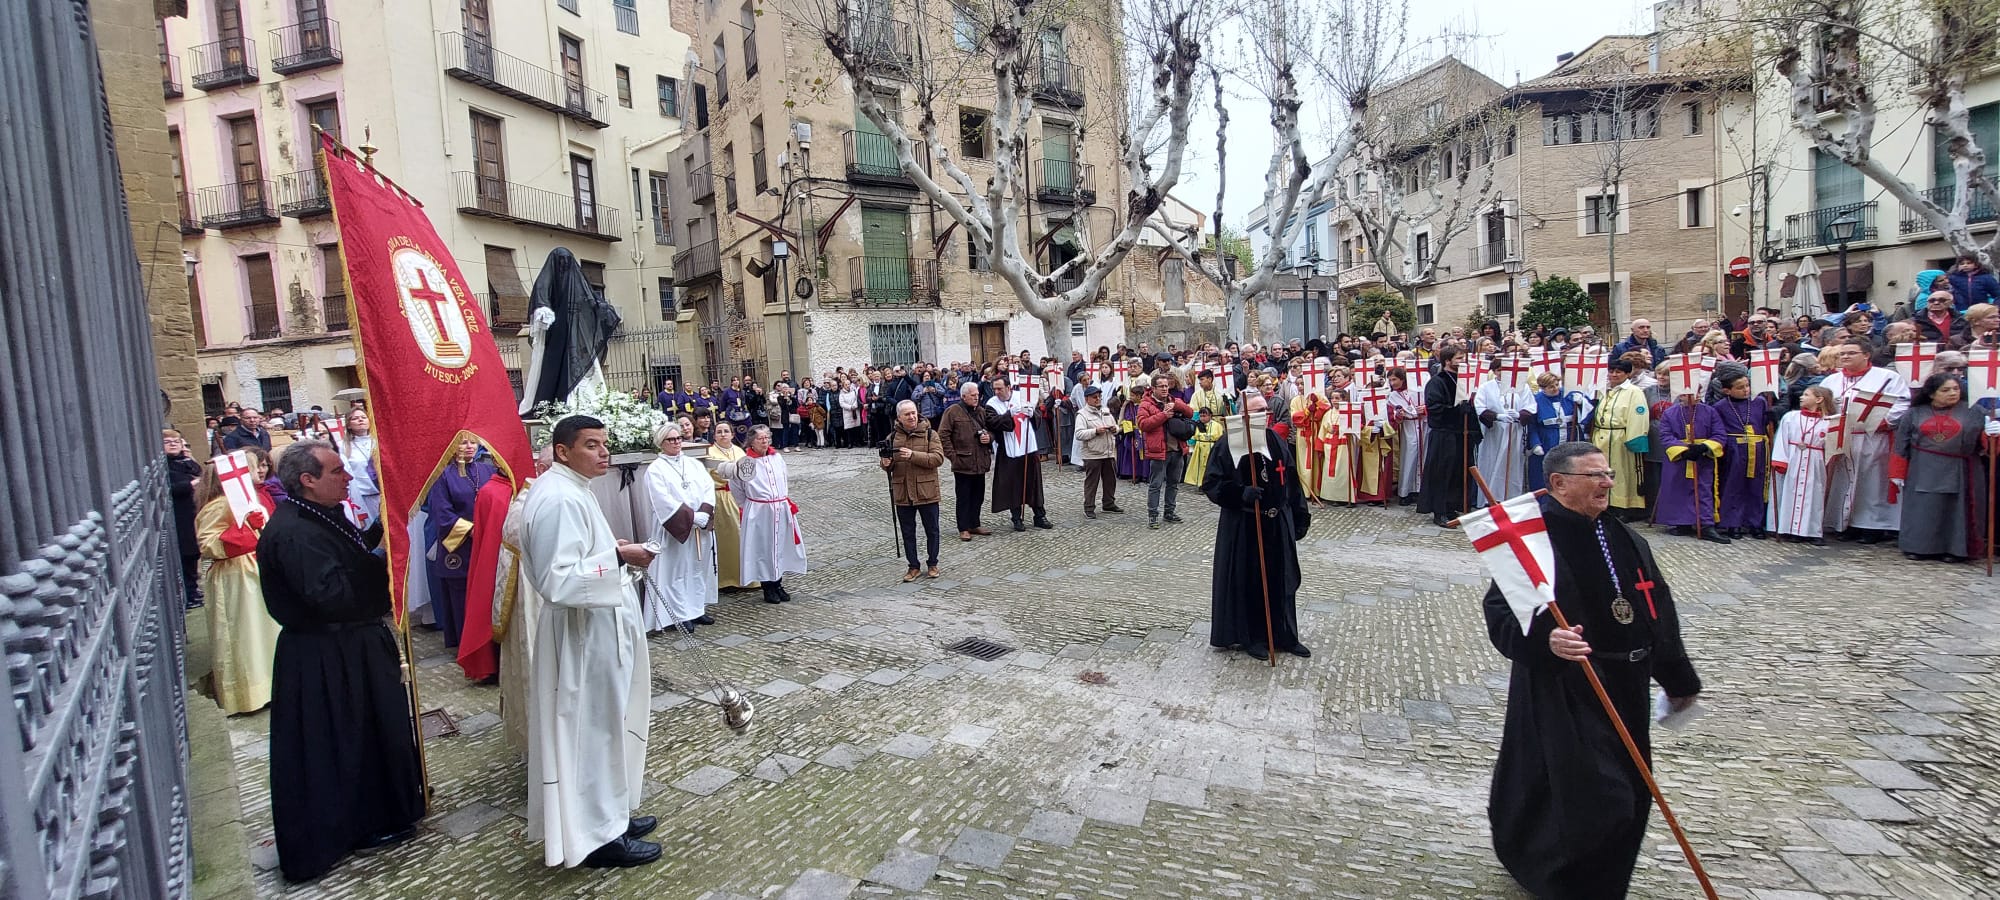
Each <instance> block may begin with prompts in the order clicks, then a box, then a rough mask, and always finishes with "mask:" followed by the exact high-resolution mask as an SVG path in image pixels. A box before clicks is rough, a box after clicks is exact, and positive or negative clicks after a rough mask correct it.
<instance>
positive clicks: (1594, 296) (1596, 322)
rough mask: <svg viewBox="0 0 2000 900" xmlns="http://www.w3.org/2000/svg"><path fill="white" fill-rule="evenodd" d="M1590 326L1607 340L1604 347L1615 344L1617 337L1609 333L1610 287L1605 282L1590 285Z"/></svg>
mask: <svg viewBox="0 0 2000 900" xmlns="http://www.w3.org/2000/svg"><path fill="white" fill-rule="evenodd" d="M1590 324H1591V326H1592V327H1594V328H1596V329H1597V333H1598V334H1601V335H1604V336H1605V337H1606V338H1607V340H1605V342H1604V343H1605V346H1607V347H1608V346H1610V345H1612V344H1614V343H1617V336H1616V335H1613V334H1612V333H1611V285H1610V284H1609V283H1607V282H1603V281H1596V282H1592V283H1591V285H1590Z"/></svg>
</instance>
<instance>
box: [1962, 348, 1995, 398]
mask: <svg viewBox="0 0 2000 900" xmlns="http://www.w3.org/2000/svg"><path fill="white" fill-rule="evenodd" d="M1965 377H1966V382H1967V388H1968V390H1969V391H1970V393H1971V396H1969V397H1967V398H1966V400H1967V401H1968V402H1971V401H1975V400H1985V399H1987V398H1989V397H2000V348H1994V347H1968V348H1966V351H1965Z"/></svg>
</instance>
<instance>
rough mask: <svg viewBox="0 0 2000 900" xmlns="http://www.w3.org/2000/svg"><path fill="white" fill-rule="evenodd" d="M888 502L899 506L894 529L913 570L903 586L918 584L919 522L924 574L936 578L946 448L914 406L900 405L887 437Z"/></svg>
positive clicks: (904, 575)
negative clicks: (940, 480) (900, 534)
mask: <svg viewBox="0 0 2000 900" xmlns="http://www.w3.org/2000/svg"><path fill="white" fill-rule="evenodd" d="M887 450H888V451H889V455H888V456H884V457H882V468H884V469H886V470H888V472H889V497H890V500H891V502H893V503H894V504H895V505H896V524H897V526H898V527H900V528H901V529H902V530H903V556H904V559H906V560H907V561H908V562H909V564H910V571H908V572H906V573H904V574H903V583H904V584H908V583H910V582H912V581H915V580H917V522H918V521H919V520H921V521H922V522H923V525H924V548H925V552H926V556H925V557H924V568H925V572H924V574H925V575H926V576H927V577H930V578H936V577H938V500H939V496H940V495H939V491H938V472H937V470H938V467H939V466H942V465H944V445H943V443H942V441H940V439H939V438H938V433H937V430H936V429H933V428H932V427H931V423H929V422H926V421H924V417H923V416H922V415H921V414H920V413H919V412H918V410H917V404H916V403H915V402H914V401H910V400H904V401H902V402H900V403H897V404H896V427H895V428H894V429H892V430H891V431H890V432H889V446H888V448H887Z"/></svg>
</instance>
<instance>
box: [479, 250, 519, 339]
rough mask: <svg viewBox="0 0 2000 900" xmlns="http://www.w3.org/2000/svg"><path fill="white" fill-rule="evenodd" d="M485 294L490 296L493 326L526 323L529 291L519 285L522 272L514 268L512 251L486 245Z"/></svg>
mask: <svg viewBox="0 0 2000 900" xmlns="http://www.w3.org/2000/svg"><path fill="white" fill-rule="evenodd" d="M486 290H487V291H488V292H489V293H491V294H492V295H493V309H492V316H493V324H494V325H523V324H526V323H527V321H528V288H527V286H526V285H525V284H523V283H522V282H521V270H520V269H519V268H516V267H515V265H514V251H513V250H512V249H510V248H507V247H495V246H492V245H490V244H489V245H487V247H486Z"/></svg>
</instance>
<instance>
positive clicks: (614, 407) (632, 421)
mask: <svg viewBox="0 0 2000 900" xmlns="http://www.w3.org/2000/svg"><path fill="white" fill-rule="evenodd" d="M535 415H537V416H540V417H541V419H542V421H544V422H547V423H549V424H550V426H551V427H553V426H554V424H555V423H557V422H560V421H562V420H563V417H564V416H590V417H591V418H594V419H597V420H598V421H600V422H603V423H604V430H605V436H606V437H607V438H608V439H609V440H610V442H611V452H612V453H614V454H617V453H654V452H658V449H659V448H657V447H655V446H653V429H655V428H658V427H660V426H661V425H663V424H665V423H666V421H667V414H666V413H664V412H661V411H659V410H657V409H654V408H653V407H652V406H649V405H647V403H646V401H644V400H641V399H639V398H637V397H634V396H632V395H631V394H628V393H626V392H624V391H619V390H613V389H610V388H606V389H603V390H592V389H590V388H579V389H578V390H577V391H576V392H575V393H573V394H571V395H570V397H569V402H567V403H558V402H554V401H551V402H547V403H543V404H542V405H540V406H537V407H535ZM546 442H547V440H546V438H544V440H543V443H546Z"/></svg>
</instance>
